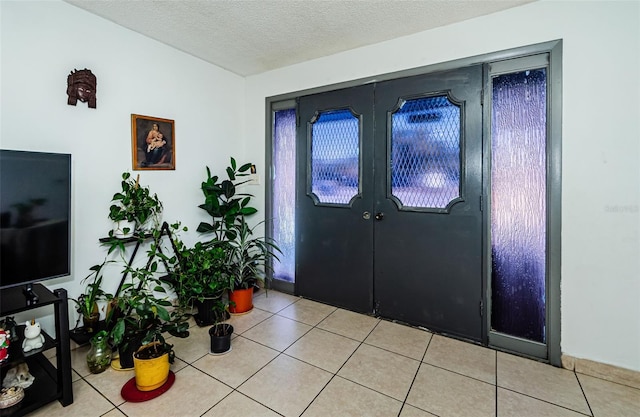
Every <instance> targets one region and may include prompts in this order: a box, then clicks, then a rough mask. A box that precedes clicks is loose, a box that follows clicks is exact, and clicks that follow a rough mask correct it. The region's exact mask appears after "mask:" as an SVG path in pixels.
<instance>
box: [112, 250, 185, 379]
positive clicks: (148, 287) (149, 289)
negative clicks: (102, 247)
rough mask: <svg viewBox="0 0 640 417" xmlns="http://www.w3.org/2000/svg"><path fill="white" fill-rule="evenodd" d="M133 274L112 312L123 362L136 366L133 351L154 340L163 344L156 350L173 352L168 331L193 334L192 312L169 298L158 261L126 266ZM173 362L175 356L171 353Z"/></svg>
mask: <svg viewBox="0 0 640 417" xmlns="http://www.w3.org/2000/svg"><path fill="white" fill-rule="evenodd" d="M125 270H126V272H128V273H129V274H130V276H131V279H130V280H129V281H128V282H126V283H125V284H124V285H123V286H122V288H121V290H120V293H119V294H118V296H117V297H116V298H115V300H116V306H115V308H114V311H115V313H114V314H113V315H111V316H110V320H111V321H112V323H110V324H111V325H110V328H111V333H110V334H111V338H112V341H113V343H114V345H115V346H117V347H118V351H119V353H120V366H121V367H122V368H131V367H133V366H134V363H133V358H132V357H131V356H132V355H133V352H135V351H137V350H138V348H139V347H141V346H145V345H148V344H150V343H156V344H159V346H156V347H155V348H154V350H155V351H166V352H169V353H171V350H172V349H171V348H172V346H171V345H169V344H168V343H166V342H165V340H164V336H163V334H164V333H165V332H167V333H169V334H171V335H173V336H177V337H187V336H189V331H188V329H189V324H188V322H187V319H188V316H187V315H186V314H184V312H183V311H182V310H181V309H180V308H178V307H177V306H174V305H173V304H172V303H171V302H170V301H168V300H167V298H168V297H167V296H166V295H165V296H162V295H156V294H166V289H165V288H164V286H163V282H162V280H161V278H159V277H158V276H157V262H155V261H153V262H151V263H150V264H149V265H147V266H146V267H145V268H132V267H130V266H127V267H126V268H125ZM169 359H170V362H171V361H172V360H173V357H172V355H170V356H169Z"/></svg>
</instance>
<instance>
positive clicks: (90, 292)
mask: <svg viewBox="0 0 640 417" xmlns="http://www.w3.org/2000/svg"><path fill="white" fill-rule="evenodd" d="M106 264H107V261H105V262H103V263H101V264H98V265H94V266H92V267H91V268H89V269H90V270H91V271H92V272H91V273H90V274H89V275H87V276H86V277H85V278H84V279H83V280H82V281H81V282H87V281H88V284H87V287H86V288H85V291H84V292H83V293H82V294H80V295H79V296H78V298H77V299H72V300H73V302H75V304H76V311H77V312H78V313H80V314H81V315H82V316H83V317H90V316H92V315H94V314H97V313H98V305H97V301H98V300H99V299H100V298H102V297H107V298H108V297H110V295H109V294H107V293H105V292H104V291H103V290H102V288H101V285H102V268H103V267H104V266H105V265H106Z"/></svg>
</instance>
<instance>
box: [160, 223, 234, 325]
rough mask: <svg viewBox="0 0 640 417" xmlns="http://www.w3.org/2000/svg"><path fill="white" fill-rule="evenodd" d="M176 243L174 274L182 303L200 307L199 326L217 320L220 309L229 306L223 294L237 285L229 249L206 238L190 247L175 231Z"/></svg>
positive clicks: (176, 289) (176, 288)
mask: <svg viewBox="0 0 640 417" xmlns="http://www.w3.org/2000/svg"><path fill="white" fill-rule="evenodd" d="M174 244H175V247H177V248H178V250H177V251H176V253H177V256H176V258H175V262H174V265H175V268H174V269H173V271H172V273H171V276H172V280H173V286H174V288H175V291H176V294H177V295H178V300H179V303H180V305H181V306H182V307H183V308H185V309H189V308H192V307H196V308H197V310H198V312H197V313H196V314H195V315H194V318H195V320H196V323H197V324H198V325H199V326H206V325H211V324H214V323H216V322H217V321H219V314H220V313H219V310H221V309H222V310H226V302H225V301H224V300H223V296H224V295H225V294H226V292H227V291H228V290H229V289H230V288H232V285H233V281H232V279H231V278H230V277H229V275H228V274H226V272H225V261H226V254H225V251H224V250H223V249H222V248H221V247H216V246H214V245H207V244H205V243H202V242H197V243H196V244H195V245H194V246H193V247H191V248H186V247H185V246H184V244H183V243H182V242H180V241H179V239H178V238H177V237H175V235H174ZM221 305H222V307H221ZM225 314H226V313H225Z"/></svg>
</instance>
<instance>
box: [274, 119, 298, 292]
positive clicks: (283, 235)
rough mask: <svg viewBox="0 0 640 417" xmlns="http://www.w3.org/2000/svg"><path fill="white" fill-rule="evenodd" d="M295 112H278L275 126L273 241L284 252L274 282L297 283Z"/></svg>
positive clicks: (277, 266) (275, 265)
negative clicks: (277, 280) (276, 280)
mask: <svg viewBox="0 0 640 417" xmlns="http://www.w3.org/2000/svg"><path fill="white" fill-rule="evenodd" d="M295 183H296V111H295V110H294V109H289V110H280V111H277V112H275V117H274V122H273V238H274V239H275V241H276V242H277V244H278V247H279V248H280V250H281V251H282V254H278V258H280V260H279V261H278V260H276V259H274V261H273V269H274V271H273V277H274V278H275V279H279V280H283V281H288V282H294V281H295V270H296V268H295V255H296V252H295V202H296V199H295V196H296V188H295Z"/></svg>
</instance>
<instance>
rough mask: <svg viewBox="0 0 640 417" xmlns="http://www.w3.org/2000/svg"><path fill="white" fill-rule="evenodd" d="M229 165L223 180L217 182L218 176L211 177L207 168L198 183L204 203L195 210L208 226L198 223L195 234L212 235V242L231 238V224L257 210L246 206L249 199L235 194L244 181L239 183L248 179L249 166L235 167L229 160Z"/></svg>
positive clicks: (232, 230) (232, 225)
mask: <svg viewBox="0 0 640 417" xmlns="http://www.w3.org/2000/svg"><path fill="white" fill-rule="evenodd" d="M230 163H231V165H230V166H228V167H227V169H226V173H227V179H225V180H220V179H219V178H218V176H211V171H210V170H209V167H207V179H206V180H205V181H203V182H202V184H201V187H200V188H201V189H202V193H203V194H204V203H203V204H200V205H199V206H198V207H200V208H201V209H203V210H204V211H206V212H207V214H209V216H211V223H207V222H201V223H200V225H198V229H197V230H198V232H200V233H213V235H214V236H213V239H214V240H217V241H224V240H228V239H233V238H234V237H235V233H236V231H235V227H234V225H235V222H236V219H237V218H238V217H240V216H242V217H244V216H249V215H252V214H254V213H256V212H257V211H258V210H257V209H256V208H254V207H251V206H249V203H250V201H251V198H252V197H253V195H251V194H247V193H237V188H236V187H237V186H239V185H241V184H244V183H246V182H247V181H248V180H244V181H243V180H241V178H242V177H245V176H247V175H249V173H248V172H247V171H249V170H250V169H251V165H252V164H251V163H246V164H244V165H242V166H241V167H239V168H238V167H237V164H236V160H235V159H234V158H231V161H230Z"/></svg>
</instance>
